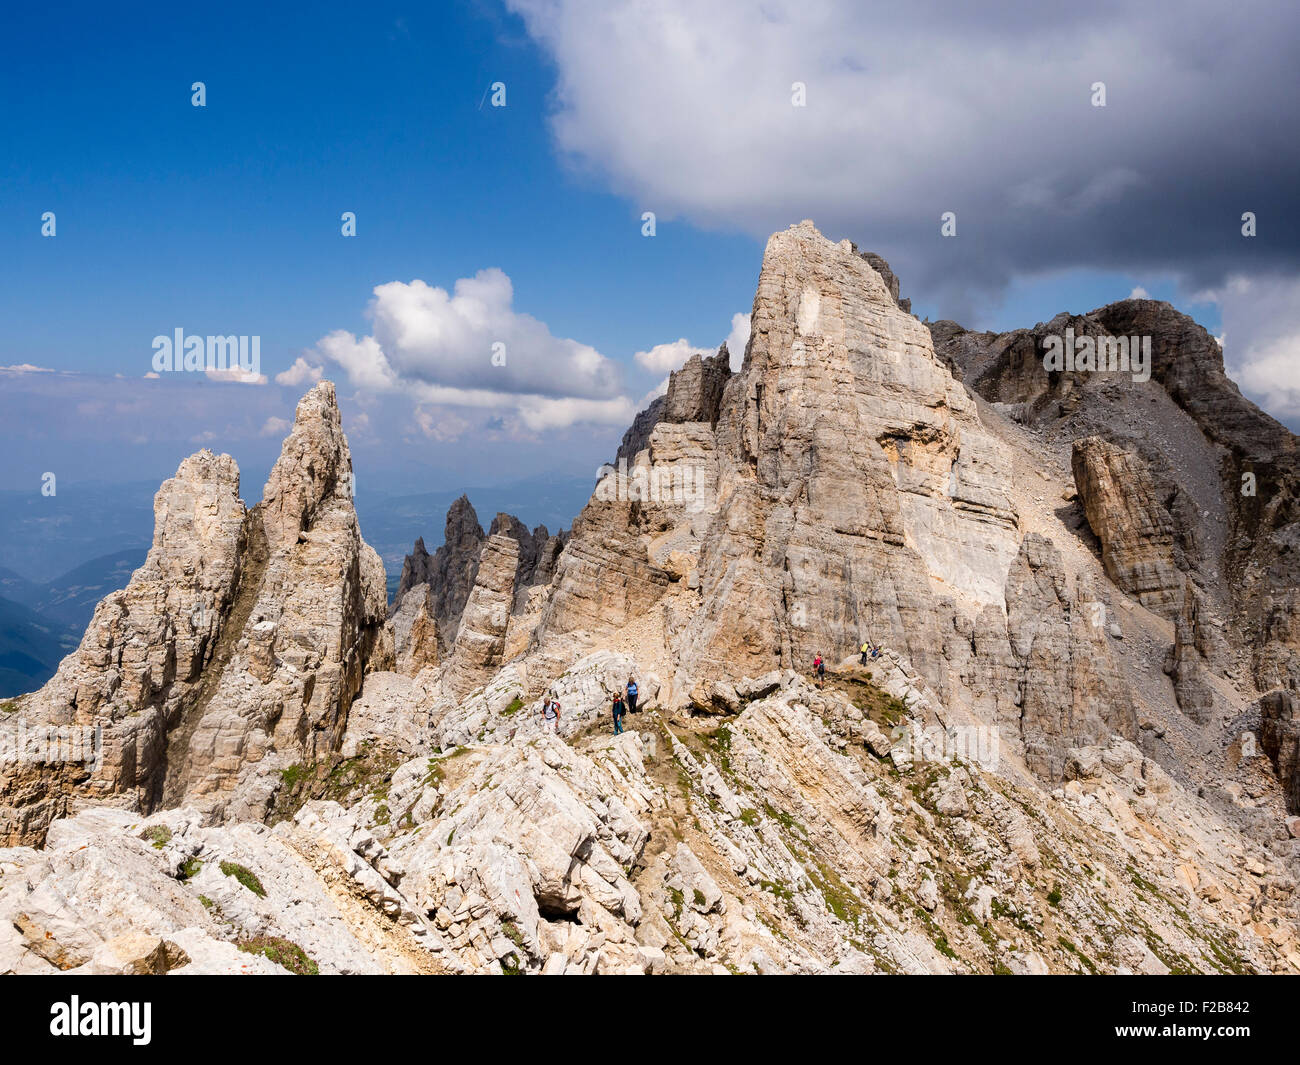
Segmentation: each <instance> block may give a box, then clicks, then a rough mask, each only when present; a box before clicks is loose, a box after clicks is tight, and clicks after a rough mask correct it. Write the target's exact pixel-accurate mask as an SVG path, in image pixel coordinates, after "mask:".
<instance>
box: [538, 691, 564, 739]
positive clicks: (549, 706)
mask: <svg viewBox="0 0 1300 1065" xmlns="http://www.w3.org/2000/svg"><path fill="white" fill-rule="evenodd" d="M542 718H543V722H544V724H545V727H546V728H548V729H550V730H551V731H552V732H559V731H560V700H559V699H553V698H552V697H551V696H549V695H548V696H547V697H546V698H545V699H544V700H543V701H542Z"/></svg>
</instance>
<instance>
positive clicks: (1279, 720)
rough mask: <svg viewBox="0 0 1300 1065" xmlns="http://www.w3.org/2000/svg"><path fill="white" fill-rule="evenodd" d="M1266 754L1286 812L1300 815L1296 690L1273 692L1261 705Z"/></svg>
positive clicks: (1298, 701)
mask: <svg viewBox="0 0 1300 1065" xmlns="http://www.w3.org/2000/svg"><path fill="white" fill-rule="evenodd" d="M1259 708H1260V718H1261V721H1262V728H1261V730H1260V740H1261V744H1262V746H1263V748H1264V753H1265V754H1267V755H1268V757H1269V758H1270V759H1272V762H1273V766H1274V768H1275V769H1276V770H1277V775H1278V778H1279V779H1280V780H1281V781H1282V787H1283V789H1284V794H1285V796H1286V808H1287V810H1288V811H1290V812H1291V813H1293V814H1300V698H1298V697H1297V696H1296V693H1295V691H1294V690H1290V689H1279V690H1277V691H1271V692H1269V693H1268V694H1267V695H1265V696H1264V697H1263V698H1262V699H1261V700H1260V701H1259Z"/></svg>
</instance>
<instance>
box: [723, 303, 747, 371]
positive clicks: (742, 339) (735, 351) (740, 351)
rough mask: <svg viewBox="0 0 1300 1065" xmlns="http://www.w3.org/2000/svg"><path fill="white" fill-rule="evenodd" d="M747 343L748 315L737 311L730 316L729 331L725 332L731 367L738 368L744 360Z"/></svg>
mask: <svg viewBox="0 0 1300 1065" xmlns="http://www.w3.org/2000/svg"><path fill="white" fill-rule="evenodd" d="M748 343H749V315H748V314H745V313H744V312H743V311H737V312H736V313H735V314H733V315H732V316H731V332H730V333H728V334H727V352H728V354H729V355H730V356H731V368H732V369H733V370H739V369H740V367H741V366H742V365H743V364H744V362H745V345H746V344H748Z"/></svg>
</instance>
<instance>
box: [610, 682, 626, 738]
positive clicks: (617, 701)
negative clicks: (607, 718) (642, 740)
mask: <svg viewBox="0 0 1300 1065" xmlns="http://www.w3.org/2000/svg"><path fill="white" fill-rule="evenodd" d="M613 709H614V735H615V736H617V735H619V734H621V733H622V731H623V715H624V714H625V713H627V707H626V706H625V705H624V703H623V693H622V692H615V693H614V707H613Z"/></svg>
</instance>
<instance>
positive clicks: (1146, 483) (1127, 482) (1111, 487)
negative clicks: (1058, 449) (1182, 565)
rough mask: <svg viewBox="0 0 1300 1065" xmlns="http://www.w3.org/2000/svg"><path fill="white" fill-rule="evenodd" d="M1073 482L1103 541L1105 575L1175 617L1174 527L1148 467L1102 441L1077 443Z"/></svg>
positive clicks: (1177, 597)
mask: <svg viewBox="0 0 1300 1065" xmlns="http://www.w3.org/2000/svg"><path fill="white" fill-rule="evenodd" d="M1072 461H1073V469H1074V483H1075V486H1076V487H1077V489H1078V492H1079V498H1080V500H1081V501H1082V502H1083V509H1084V513H1085V514H1086V515H1087V517H1088V524H1089V525H1090V526H1091V527H1092V531H1093V532H1094V533H1095V534H1096V536H1097V539H1098V540H1100V541H1101V557H1102V562H1103V563H1104V564H1105V566H1106V573H1107V574H1108V575H1109V576H1110V579H1111V580H1113V581H1114V582H1115V583H1116V584H1117V585H1119V586H1120V587H1121V588H1123V589H1124V591H1126V592H1128V593H1129V594H1130V595H1132V596H1134V597H1136V598H1137V600H1138V601H1139V602H1141V603H1142V604H1143V605H1144V606H1148V607H1150V608H1151V609H1153V610H1155V611H1157V612H1160V613H1165V614H1172V613H1173V612H1174V611H1175V610H1177V609H1178V607H1179V606H1180V605H1181V599H1182V595H1181V593H1182V587H1183V579H1182V574H1181V573H1179V571H1178V567H1177V565H1176V563H1175V558H1174V522H1173V519H1172V517H1171V516H1170V514H1169V511H1168V510H1166V509H1165V506H1164V504H1163V503H1162V502H1161V501H1160V499H1159V498H1157V494H1156V486H1155V482H1154V480H1153V479H1152V477H1151V473H1150V471H1149V470H1148V469H1147V468H1146V465H1145V464H1144V463H1143V462H1142V461H1141V460H1140V459H1139V458H1138V457H1137V456H1136V455H1134V454H1133V453H1132V452H1129V451H1125V450H1124V449H1123V448H1119V447H1116V446H1115V445H1114V444H1111V443H1109V442H1107V441H1105V440H1103V439H1101V438H1100V437H1096V436H1090V437H1085V438H1084V439H1082V440H1076V441H1075V442H1074V453H1073V460H1072Z"/></svg>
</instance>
